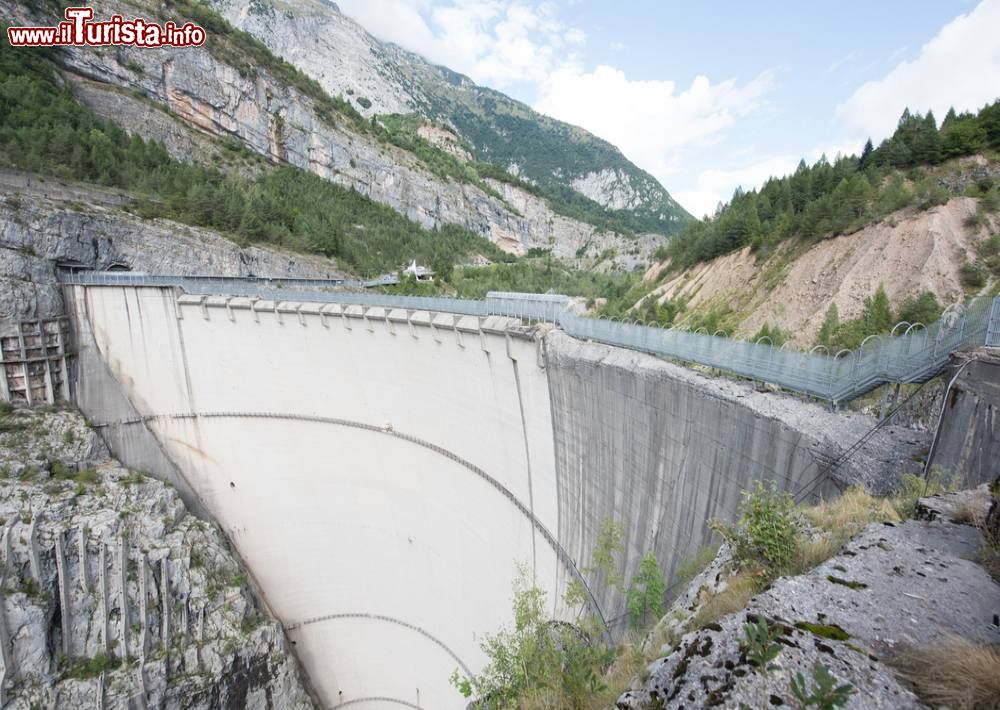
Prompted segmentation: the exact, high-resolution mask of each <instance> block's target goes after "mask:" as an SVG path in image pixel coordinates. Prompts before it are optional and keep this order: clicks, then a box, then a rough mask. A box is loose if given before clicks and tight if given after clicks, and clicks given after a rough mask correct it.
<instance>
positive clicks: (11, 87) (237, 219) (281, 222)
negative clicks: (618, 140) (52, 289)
mask: <svg viewBox="0 0 1000 710" xmlns="http://www.w3.org/2000/svg"><path fill="white" fill-rule="evenodd" d="M0 42H3V43H4V47H3V49H4V51H3V52H0V165H2V166H5V167H12V168H18V169H22V170H27V171H31V172H35V173H38V174H42V175H53V176H56V177H60V178H68V179H73V180H80V181H84V182H91V183H95V184H98V185H108V186H114V187H119V188H123V189H126V190H129V191H131V192H132V193H133V194H134V195H135V196H136V198H137V202H136V203H135V205H134V207H133V209H136V210H137V211H138V212H139V213H140V214H141V215H142V216H144V217H166V218H169V219H173V220H177V221H180V222H185V223H187V224H192V225H196V226H203V227H210V228H213V229H216V230H218V231H220V232H222V233H224V234H227V235H229V236H231V237H232V238H234V239H235V240H237V241H239V242H242V243H250V242H257V243H268V244H274V245H279V246H283V247H286V248H289V249H293V250H297V251H303V252H309V253H316V254H322V255H324V256H329V257H335V258H336V259H337V260H338V261H340V262H341V263H342V264H344V265H345V266H346V267H348V268H349V269H350V270H352V271H354V272H355V273H359V274H362V275H375V274H377V273H380V272H382V271H387V270H390V269H394V268H398V267H399V265H400V264H402V263H404V262H406V261H407V260H409V259H412V258H417V259H420V260H421V261H422V262H424V263H431V264H435V265H439V264H440V265H441V268H446V267H447V266H448V265H450V264H451V263H453V262H454V261H455V260H460V259H462V258H464V257H466V256H468V255H472V254H484V255H487V256H490V257H492V258H495V259H499V258H503V256H504V255H503V254H502V253H501V252H500V251H499V249H497V248H496V246H495V245H494V244H492V243H491V242H490V241H488V240H487V239H484V238H482V237H480V236H478V235H476V234H474V233H472V232H470V231H469V230H466V229H462V228H459V227H455V226H445V227H443V228H441V229H439V230H427V229H424V228H422V227H421V226H420V225H418V224H416V223H415V222H413V221H411V220H408V219H406V218H405V217H403V216H402V215H400V214H399V213H398V212H396V211H395V210H393V209H391V208H389V207H387V206H385V205H381V204H378V203H376V202H374V201H372V200H370V199H368V198H367V197H364V196H362V195H360V194H358V193H357V192H355V191H354V190H350V189H345V188H343V187H339V186H337V185H334V184H333V183H331V182H328V181H326V180H324V179H322V178H320V177H318V176H316V175H314V174H312V173H309V172H307V171H304V170H301V169H299V168H294V167H281V168H276V167H273V166H271V165H269V164H268V163H266V161H264V160H263V159H261V158H259V157H258V156H256V155H255V154H253V153H251V152H250V151H247V150H246V149H245V148H243V147H242V146H240V145H239V144H236V143H233V142H223V143H220V145H219V151H218V154H217V156H216V158H217V161H218V162H223V161H225V160H226V159H227V158H239V159H241V160H244V161H248V162H251V163H254V164H255V167H256V170H255V171H254V172H256V173H257V176H256V177H247V176H244V175H241V174H240V173H238V172H235V171H224V170H221V169H218V168H214V167H207V166H203V165H197V164H192V163H184V162H180V161H177V160H174V159H172V158H171V157H170V156H169V155H168V154H167V151H166V150H165V149H164V147H163V146H162V145H160V144H158V143H154V142H148V141H144V140H143V139H142V138H140V137H138V136H135V135H133V136H129V135H128V134H127V133H126V132H125V131H123V130H122V129H121V128H119V127H118V126H116V125H114V124H112V123H109V122H108V121H104V120H102V119H100V118H98V117H97V116H95V115H94V114H93V112H92V111H90V110H89V109H87V108H85V107H84V106H81V105H80V104H79V103H78V102H77V101H76V99H75V98H74V96H73V94H72V93H71V92H70V91H69V89H68V88H66V86H65V85H64V84H63V83H61V82H59V81H58V80H57V77H56V68H55V66H54V64H53V63H52V59H53V57H54V50H45V49H18V50H17V51H10V49H9V47H8V46H7V45H6V42H7V38H6V33H4V34H3V38H2V39H0Z"/></svg>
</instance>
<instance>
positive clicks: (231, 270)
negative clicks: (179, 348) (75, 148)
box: [0, 171, 343, 333]
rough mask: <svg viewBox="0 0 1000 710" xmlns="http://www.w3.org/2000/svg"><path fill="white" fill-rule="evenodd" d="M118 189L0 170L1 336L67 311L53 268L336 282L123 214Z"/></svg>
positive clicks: (304, 262) (319, 261) (302, 265)
mask: <svg viewBox="0 0 1000 710" xmlns="http://www.w3.org/2000/svg"><path fill="white" fill-rule="evenodd" d="M128 201H129V198H128V196H126V195H123V194H121V193H119V192H116V191H113V190H107V189H101V188H95V187H92V186H87V185H77V184H73V183H66V182H62V181H59V180H56V179H52V178H49V179H44V180H42V179H39V178H37V177H33V176H30V175H25V174H22V173H16V172H10V171H3V172H0V333H3V332H6V331H7V330H9V329H10V328H11V327H13V325H14V323H16V321H18V320H24V319H35V318H51V317H54V316H59V315H62V314H64V313H65V307H64V304H63V300H62V293H61V291H60V289H59V284H58V282H57V278H56V267H57V265H58V264H65V265H69V266H74V267H78V268H83V269H93V270H97V271H104V270H107V269H111V268H116V267H117V268H124V269H127V270H134V271H137V272H146V273H157V274H160V273H162V274H178V275H191V274H195V275H196V274H211V275H218V276H278V277H280V276H288V277H291V276H300V277H304V278H339V277H341V276H343V274H342V273H341V272H340V271H339V270H338V269H337V268H336V265H335V264H334V263H333V262H332V261H329V260H327V259H323V258H321V257H314V256H307V255H302V254H293V253H290V252H282V251H280V250H277V249H272V248H264V247H254V246H249V247H240V246H239V245H237V244H236V243H235V242H232V241H230V240H228V239H225V238H224V237H222V236H220V235H219V234H217V233H215V232H212V231H210V230H207V229H198V228H196V227H188V226H186V225H181V224H177V223H175V222H170V221H168V220H145V219H140V218H139V217H136V216H135V215H132V214H130V213H128V212H127V211H126V210H125V209H124V208H123V205H125V204H127V202H128Z"/></svg>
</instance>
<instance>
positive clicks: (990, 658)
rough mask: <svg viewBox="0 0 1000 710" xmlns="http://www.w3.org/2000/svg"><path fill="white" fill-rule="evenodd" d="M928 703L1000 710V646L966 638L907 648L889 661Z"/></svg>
mask: <svg viewBox="0 0 1000 710" xmlns="http://www.w3.org/2000/svg"><path fill="white" fill-rule="evenodd" d="M889 662H890V663H891V664H892V666H893V667H894V668H895V669H896V671H897V672H898V673H899V675H900V676H901V677H902V678H903V679H904V680H905V681H906V682H907V683H908V684H909V685H910V687H912V688H913V691H914V692H915V693H916V694H917V695H918V696H920V699H921V700H923V701H924V702H925V703H927V704H929V705H932V706H937V707H948V708H952V710H1000V649H998V648H997V647H990V646H980V645H978V644H974V643H972V642H970V641H966V640H958V639H956V640H952V641H947V642H945V643H942V644H939V645H937V646H934V647H930V648H922V649H911V650H909V651H904V652H903V653H901V654H899V655H897V656H896V657H894V658H892V659H890V661H889Z"/></svg>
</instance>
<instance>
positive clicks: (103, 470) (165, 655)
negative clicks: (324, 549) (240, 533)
mask: <svg viewBox="0 0 1000 710" xmlns="http://www.w3.org/2000/svg"><path fill="white" fill-rule="evenodd" d="M0 467H2V469H0V470H2V472H3V473H4V474H5V475H4V476H3V477H2V478H0V521H2V523H0V529H2V535H3V537H2V544H0V550H2V552H3V560H4V565H3V575H2V584H0V587H2V593H0V646H2V648H3V654H2V659H0V660H2V666H3V671H2V675H0V680H2V683H0V685H2V688H3V690H2V691H0V692H2V694H3V700H2V702H4V703H7V704H5V705H4V707H7V708H16V709H18V710H29V708H37V707H44V708H54V709H56V710H59V709H61V708H67V709H70V708H71V709H73V710H76V709H77V708H80V707H159V708H168V709H171V710H174V709H176V710H181V709H183V710H191V709H193V710H209V709H210V708H212V709H215V708H250V709H252V710H293V709H299V708H301V709H303V710H304V709H306V708H312V707H313V705H312V703H311V701H310V699H309V696H308V695H307V694H306V691H305V690H304V688H303V685H302V683H301V681H300V678H299V672H298V669H297V665H296V663H295V661H294V660H293V659H292V658H291V656H290V655H289V653H288V649H287V647H286V644H285V639H284V635H283V633H282V630H281V628H280V626H279V625H278V624H277V623H276V622H274V621H272V620H270V619H269V618H268V617H267V616H266V615H265V614H264V613H262V611H261V610H260V609H259V608H258V607H257V605H256V603H255V601H254V599H253V597H252V595H251V593H250V591H249V589H248V586H247V578H246V575H245V573H244V572H243V571H242V570H241V568H240V566H239V564H238V563H237V561H236V560H235V559H234V558H233V556H232V554H231V553H230V552H229V550H228V549H227V547H226V544H225V542H224V540H223V539H222V537H221V536H220V535H219V533H218V532H217V531H216V530H215V529H214V528H213V527H212V526H210V525H209V524H207V523H205V522H203V521H199V520H197V519H195V518H194V517H193V516H191V515H190V514H188V513H187V511H186V509H185V507H184V505H183V503H182V502H181V500H180V498H179V497H178V496H177V494H176V492H175V491H174V490H172V489H171V488H169V487H168V486H166V485H165V484H163V483H161V482H159V481H155V480H153V479H150V478H147V477H145V476H143V475H142V474H140V473H135V472H130V471H128V470H126V469H124V468H122V467H121V466H120V465H118V464H117V462H115V461H112V460H108V459H107V451H106V449H105V448H104V447H103V444H101V443H100V441H99V439H98V438H97V436H96V435H95V434H94V432H93V431H91V429H90V428H89V427H88V426H87V424H86V422H85V421H84V420H83V419H82V418H81V417H80V416H79V415H78V414H76V413H73V412H69V411H61V412H54V413H51V412H44V413H43V412H38V411H35V412H30V411H15V412H12V413H4V414H2V415H0Z"/></svg>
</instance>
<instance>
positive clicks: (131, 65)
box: [0, 0, 652, 257]
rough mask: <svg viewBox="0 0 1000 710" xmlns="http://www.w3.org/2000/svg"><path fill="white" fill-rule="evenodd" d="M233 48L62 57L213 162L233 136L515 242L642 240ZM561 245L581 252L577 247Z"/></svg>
mask: <svg viewBox="0 0 1000 710" xmlns="http://www.w3.org/2000/svg"><path fill="white" fill-rule="evenodd" d="M148 10H149V8H138V7H136V6H133V5H130V4H127V3H122V2H115V3H112V5H110V6H105V7H102V9H101V12H102V13H105V14H107V15H108V16H110V15H111V14H114V13H119V14H122V15H125V16H134V15H136V14H138V15H143V16H148V15H149V12H148ZM0 16H2V17H4V18H5V19H8V20H11V21H13V22H16V23H18V24H50V23H51V22H52V21H53V18H51V17H48V16H45V15H38V14H35V13H33V12H31V11H29V10H28V8H27V7H25V6H23V5H20V4H16V3H13V2H11V1H10V0H0ZM220 46H222V45H221V41H220ZM224 55H225V53H224V51H223V50H221V49H216V53H215V54H213V53H212V52H211V51H209V49H206V48H198V49H135V48H127V49H126V48H115V49H110V48H96V49H89V48H77V47H68V48H65V51H63V52H61V53H60V54H59V57H60V59H59V61H60V62H61V64H62V66H63V67H64V69H65V71H66V74H65V76H66V79H67V81H70V82H72V83H73V84H74V85H76V86H77V87H78V89H77V93H78V95H80V97H81V100H83V101H84V102H85V103H87V104H88V105H89V106H91V108H93V109H94V110H95V111H96V112H97V113H98V114H99V115H101V116H103V117H105V118H107V119H109V120H112V121H115V122H116V123H119V124H120V125H122V126H123V127H125V128H126V129H127V130H130V131H132V132H134V133H138V134H139V135H141V136H143V137H144V138H150V139H154V140H158V141H163V142H164V143H165V144H166V145H167V148H168V150H169V151H170V152H171V153H172V154H173V155H174V156H176V157H181V158H185V159H195V160H205V161H206V162H207V161H208V160H209V159H210V155H208V154H206V149H207V148H208V147H209V146H211V145H215V144H216V142H215V141H214V140H211V142H209V143H206V139H213V138H214V139H218V138H230V139H235V140H236V141H238V142H239V143H241V144H243V145H245V146H246V147H247V148H249V149H250V150H251V151H253V152H254V153H256V154H258V155H261V156H264V157H265V158H267V159H268V160H269V161H271V162H274V163H289V164H291V165H294V166H297V167H300V168H302V169H305V170H310V171H312V172H313V173H315V174H317V175H320V176H321V177H324V178H326V179H328V180H331V181H332V182H335V183H337V184H339V185H342V186H344V187H350V188H353V189H355V190H357V191H358V192H360V193H361V194H364V195H366V196H368V197H370V198H372V199H373V200H375V201H377V202H381V203H384V204H387V205H389V206H391V207H392V208H394V209H395V210H397V211H398V212H400V213H402V214H404V215H406V216H407V217H409V218H411V219H413V220H415V221H416V222H418V223H420V224H421V225H423V226H425V227H428V228H433V227H439V226H442V225H446V224H457V225H461V226H464V227H467V228H469V229H471V230H472V231H474V232H477V233H479V234H482V235H483V236H486V237H487V238H489V239H491V240H493V241H495V242H496V243H498V244H500V245H501V246H502V247H503V248H505V249H506V250H508V251H510V252H512V253H519V254H523V253H526V252H527V250H528V249H530V248H532V247H546V246H547V244H548V241H549V240H550V239H551V240H552V241H553V242H554V243H556V244H581V243H584V242H587V241H588V240H598V239H602V240H605V241H609V242H613V243H615V244H616V245H618V246H620V247H621V251H623V252H624V251H628V250H631V249H633V248H634V246H633V244H632V240H631V239H629V238H627V237H624V236H622V235H617V234H614V233H609V232H604V231H603V230H599V229H597V228H595V227H594V226H592V225H590V224H586V223H583V222H579V221H576V220H573V219H565V218H559V217H558V215H556V214H555V213H554V212H553V211H552V210H551V209H550V208H549V207H548V205H547V203H546V201H545V200H543V199H540V198H538V197H535V196H534V195H531V194H529V193H526V192H524V191H523V190H519V189H517V188H514V187H512V186H508V187H509V189H510V190H512V191H514V192H516V196H517V197H518V198H519V199H520V201H523V202H529V203H531V204H532V205H533V207H534V208H533V209H532V210H531V214H530V215H528V214H525V213H522V212H520V211H518V210H517V209H516V208H514V207H512V205H511V202H510V200H505V199H501V198H498V197H496V196H495V195H491V194H488V193H487V192H485V191H484V190H482V189H480V188H479V187H476V186H475V185H473V184H470V183H460V182H457V181H455V180H453V179H450V178H441V177H437V176H436V175H434V174H432V173H431V172H430V171H429V170H428V169H426V168H425V167H424V165H423V164H422V163H421V162H420V161H419V160H418V159H417V157H416V156H415V155H413V154H412V153H409V152H407V151H404V150H402V149H399V148H397V147H395V146H393V145H391V144H388V143H384V142H380V141H379V140H378V139H376V138H375V137H374V136H372V135H370V134H366V133H363V132H358V131H356V130H353V129H352V126H351V124H350V122H349V121H348V120H347V119H346V118H344V117H340V116H333V117H330V116H328V115H325V116H321V113H322V111H320V110H319V109H318V108H317V106H316V104H315V102H314V101H313V100H312V99H310V98H309V97H307V96H305V95H303V94H302V93H301V92H300V91H298V90H296V89H295V88H292V87H289V86H288V85H286V84H283V83H281V82H280V81H279V80H278V79H276V78H275V76H274V74H273V73H272V72H271V71H269V69H268V67H265V66H252V67H250V70H247V68H246V67H242V68H243V69H244V72H243V73H241V72H240V70H239V68H237V67H235V66H234V65H233V64H232V63H230V62H233V61H235V60H232V58H231V57H229V56H226V57H225V58H220V57H223V56H224ZM227 59H228V61H227ZM109 92H110V93H109ZM540 235H545V236H544V237H542V236H540ZM543 240H544V242H543ZM647 241H652V240H647ZM560 252H561V253H563V254H567V253H569V252H572V253H570V254H569V256H573V255H574V254H575V250H571V249H569V248H565V249H561V250H560ZM642 256H644V257H645V256H647V254H646V253H644V254H643V255H642Z"/></svg>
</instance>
